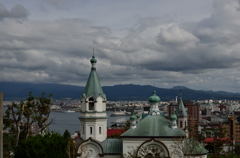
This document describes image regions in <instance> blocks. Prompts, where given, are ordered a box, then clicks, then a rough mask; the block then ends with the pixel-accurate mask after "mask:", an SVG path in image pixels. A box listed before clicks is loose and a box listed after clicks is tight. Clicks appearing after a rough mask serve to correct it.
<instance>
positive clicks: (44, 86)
mask: <svg viewBox="0 0 240 158" xmlns="http://www.w3.org/2000/svg"><path fill="white" fill-rule="evenodd" d="M179 89H181V90H182V97H183V99H190V100H202V99H227V100H240V93H231V92H225V91H217V92H214V91H203V90H193V89H189V88H187V87H184V86H175V87H173V88H171V89H166V88H157V87H153V86H150V85H143V86H141V85H133V84H127V85H115V86H104V87H103V91H104V93H105V94H106V95H107V100H147V99H148V97H149V96H151V95H152V92H153V91H156V92H157V95H158V96H159V97H160V98H161V100H163V101H169V100H172V99H175V98H176V96H178V95H179ZM83 90H84V87H81V86H72V85H63V84H54V83H39V84H32V83H20V82H0V92H3V93H4V100H20V99H26V98H27V97H28V93H29V92H32V93H33V95H34V96H36V95H38V96H41V94H42V92H45V93H46V95H48V94H49V93H52V94H53V98H54V99H79V98H80V96H81V95H82V93H83Z"/></svg>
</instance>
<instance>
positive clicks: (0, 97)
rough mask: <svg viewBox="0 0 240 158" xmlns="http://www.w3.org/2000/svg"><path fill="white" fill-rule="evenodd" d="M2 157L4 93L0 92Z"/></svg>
mask: <svg viewBox="0 0 240 158" xmlns="http://www.w3.org/2000/svg"><path fill="white" fill-rule="evenodd" d="M0 158H3V93H2V92H0Z"/></svg>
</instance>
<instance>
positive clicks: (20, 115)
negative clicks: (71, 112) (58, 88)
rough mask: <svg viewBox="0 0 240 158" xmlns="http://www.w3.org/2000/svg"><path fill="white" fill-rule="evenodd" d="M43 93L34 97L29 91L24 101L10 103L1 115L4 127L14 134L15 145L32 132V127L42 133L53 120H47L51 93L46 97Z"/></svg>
mask: <svg viewBox="0 0 240 158" xmlns="http://www.w3.org/2000/svg"><path fill="white" fill-rule="evenodd" d="M44 95H45V93H42V96H41V97H40V98H39V97H38V96H36V97H34V96H33V95H32V93H31V92H30V93H29V97H28V98H27V100H26V102H24V101H22V100H21V101H20V103H19V104H16V103H14V102H13V103H12V106H9V107H8V109H7V110H6V112H5V115H4V116H3V124H4V129H7V128H9V130H10V132H11V133H13V135H14V136H15V146H17V145H18V141H19V139H20V138H21V139H27V138H28V136H29V135H30V134H31V133H32V130H31V129H32V128H33V127H34V128H36V129H39V133H40V134H42V133H44V132H45V130H46V129H47V128H48V127H49V125H50V124H51V123H52V122H53V120H49V115H50V105H51V97H52V94H50V95H49V97H48V98H46V97H45V96H44Z"/></svg>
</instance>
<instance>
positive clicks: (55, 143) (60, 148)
mask: <svg viewBox="0 0 240 158" xmlns="http://www.w3.org/2000/svg"><path fill="white" fill-rule="evenodd" d="M67 145H68V140H66V139H65V138H64V137H63V136H61V135H60V134H59V133H55V132H54V133H50V132H47V133H46V134H45V135H44V136H42V135H36V136H30V137H29V138H28V139H26V140H21V141H19V143H18V146H16V147H15V148H14V154H15V158H23V157H24V158H66V157H67V151H68V150H67Z"/></svg>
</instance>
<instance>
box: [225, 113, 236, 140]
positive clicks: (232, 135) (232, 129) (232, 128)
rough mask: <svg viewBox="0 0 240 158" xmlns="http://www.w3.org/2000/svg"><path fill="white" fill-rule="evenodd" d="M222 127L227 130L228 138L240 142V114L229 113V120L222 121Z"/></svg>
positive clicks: (226, 135)
mask: <svg viewBox="0 0 240 158" xmlns="http://www.w3.org/2000/svg"><path fill="white" fill-rule="evenodd" d="M222 127H223V128H225V130H226V134H225V137H226V138H228V139H230V140H232V141H233V142H234V143H240V116H235V115H229V116H228V121H227V122H224V123H222Z"/></svg>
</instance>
